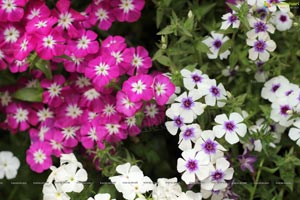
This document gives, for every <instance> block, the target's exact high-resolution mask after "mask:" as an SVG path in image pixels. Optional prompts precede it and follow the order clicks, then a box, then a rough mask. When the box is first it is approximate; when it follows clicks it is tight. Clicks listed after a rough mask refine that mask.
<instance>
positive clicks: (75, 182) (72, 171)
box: [56, 163, 87, 193]
mask: <svg viewBox="0 0 300 200" xmlns="http://www.w3.org/2000/svg"><path fill="white" fill-rule="evenodd" d="M77 169H78V166H77V165H76V164H74V163H70V164H67V165H62V166H60V170H59V171H58V172H57V176H56V179H57V181H58V182H62V183H63V184H62V190H63V191H64V192H77V193H79V192H81V191H82V190H83V184H82V182H85V181H87V172H86V170H85V169H83V168H80V169H79V170H77Z"/></svg>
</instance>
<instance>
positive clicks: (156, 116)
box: [142, 103, 165, 127]
mask: <svg viewBox="0 0 300 200" xmlns="http://www.w3.org/2000/svg"><path fill="white" fill-rule="evenodd" d="M164 120H165V107H164V106H159V105H157V104H155V103H147V105H146V106H145V108H144V119H143V121H142V126H143V127H151V126H158V125H160V124H161V123H163V122H164Z"/></svg>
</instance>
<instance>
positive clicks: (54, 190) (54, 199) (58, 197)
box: [43, 183, 71, 200]
mask: <svg viewBox="0 0 300 200" xmlns="http://www.w3.org/2000/svg"><path fill="white" fill-rule="evenodd" d="M43 194H44V197H43V200H69V199H71V198H70V197H69V196H68V195H67V194H66V193H65V192H64V191H63V190H62V187H61V184H55V185H53V184H52V183H45V184H44V186H43Z"/></svg>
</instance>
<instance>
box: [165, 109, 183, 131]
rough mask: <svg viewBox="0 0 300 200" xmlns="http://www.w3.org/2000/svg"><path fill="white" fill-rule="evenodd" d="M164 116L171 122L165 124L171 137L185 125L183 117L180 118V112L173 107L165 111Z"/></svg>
mask: <svg viewBox="0 0 300 200" xmlns="http://www.w3.org/2000/svg"><path fill="white" fill-rule="evenodd" d="M166 115H167V116H168V117H169V118H170V119H172V120H173V121H167V122H166V123H165V126H166V128H167V130H168V131H169V133H170V134H171V135H176V134H177V132H178V129H180V128H181V127H182V126H184V125H185V123H187V122H186V120H185V116H180V112H179V111H178V110H177V109H174V106H173V105H172V106H171V107H170V108H168V109H167V111H166Z"/></svg>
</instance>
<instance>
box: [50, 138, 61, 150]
mask: <svg viewBox="0 0 300 200" xmlns="http://www.w3.org/2000/svg"><path fill="white" fill-rule="evenodd" d="M51 145H52V148H53V149H58V150H61V149H62V145H61V144H60V143H58V142H56V141H55V140H51Z"/></svg>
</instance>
